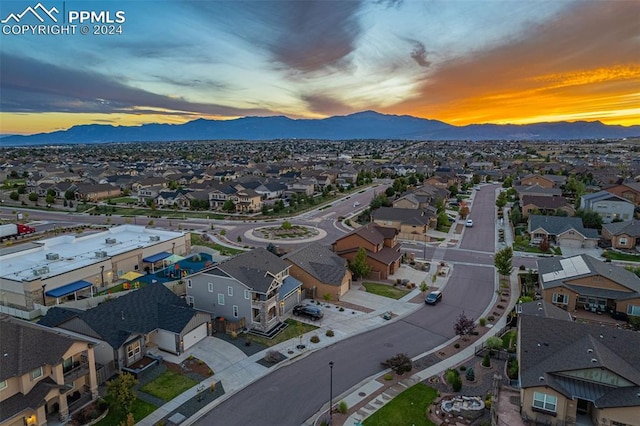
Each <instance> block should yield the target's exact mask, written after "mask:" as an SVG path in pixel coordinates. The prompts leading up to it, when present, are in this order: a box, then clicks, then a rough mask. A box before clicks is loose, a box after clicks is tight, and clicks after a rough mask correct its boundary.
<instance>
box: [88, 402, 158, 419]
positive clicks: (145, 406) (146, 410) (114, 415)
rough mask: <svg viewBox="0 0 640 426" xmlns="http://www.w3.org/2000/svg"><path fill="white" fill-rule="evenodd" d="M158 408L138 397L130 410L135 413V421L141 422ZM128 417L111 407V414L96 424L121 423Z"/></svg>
mask: <svg viewBox="0 0 640 426" xmlns="http://www.w3.org/2000/svg"><path fill="white" fill-rule="evenodd" d="M157 408H158V407H156V406H155V405H153V404H149V403H148V402H145V401H142V400H141V399H136V400H135V401H133V403H132V404H131V410H130V411H131V413H132V414H133V418H134V419H135V421H136V422H139V421H140V420H142V419H144V418H145V417H147V416H148V415H149V414H151V413H153V412H154V411H156V409H157ZM126 419H127V415H126V414H124V415H121V414H120V413H118V412H116V411H115V410H113V409H110V410H109V414H107V416H106V417H105V418H104V419H102V420H100V421H99V422H98V423H96V425H97V426H114V425H119V424H120V422H123V421H125V420H126Z"/></svg>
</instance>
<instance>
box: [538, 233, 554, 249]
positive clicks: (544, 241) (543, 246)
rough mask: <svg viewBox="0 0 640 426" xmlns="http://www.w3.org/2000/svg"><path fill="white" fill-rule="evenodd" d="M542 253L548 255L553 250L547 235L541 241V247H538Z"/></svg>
mask: <svg viewBox="0 0 640 426" xmlns="http://www.w3.org/2000/svg"><path fill="white" fill-rule="evenodd" d="M538 248H539V249H540V251H541V252H543V253H546V252H548V251H549V249H550V248H551V244H549V238H547V236H546V235H545V236H544V238H543V239H542V241H540V245H539V246H538Z"/></svg>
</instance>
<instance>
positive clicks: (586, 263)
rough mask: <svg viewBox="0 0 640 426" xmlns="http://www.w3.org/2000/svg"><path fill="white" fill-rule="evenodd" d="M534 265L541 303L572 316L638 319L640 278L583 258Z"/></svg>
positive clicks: (540, 261)
mask: <svg viewBox="0 0 640 426" xmlns="http://www.w3.org/2000/svg"><path fill="white" fill-rule="evenodd" d="M537 263H538V265H537V266H538V274H539V284H540V289H541V292H542V297H543V299H544V300H545V301H547V302H549V303H553V304H554V305H556V306H558V307H560V308H562V309H564V310H567V311H569V312H573V313H579V311H580V310H587V311H590V312H596V313H611V312H622V313H624V314H627V315H633V316H640V278H638V276H636V274H634V273H633V272H630V271H628V270H626V269H625V268H623V267H620V266H617V265H615V264H613V263H608V262H607V263H605V262H602V261H600V260H598V259H596V258H594V257H591V256H588V255H585V254H583V255H579V256H573V257H569V258H560V257H550V258H541V259H538V262H537Z"/></svg>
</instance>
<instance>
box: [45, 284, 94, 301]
mask: <svg viewBox="0 0 640 426" xmlns="http://www.w3.org/2000/svg"><path fill="white" fill-rule="evenodd" d="M87 287H91V283H90V282H89V281H84V280H80V281H76V282H75V283H71V284H67V285H63V286H62V287H58V288H54V289H53V290H49V291H47V292H46V293H45V294H46V295H47V296H49V297H62V296H66V295H67V294H71V293H74V292H76V291H78V290H82V289H83V288H87Z"/></svg>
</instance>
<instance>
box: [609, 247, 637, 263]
mask: <svg viewBox="0 0 640 426" xmlns="http://www.w3.org/2000/svg"><path fill="white" fill-rule="evenodd" d="M602 257H604V258H606V259H611V260H626V261H627V262H640V255H637V254H631V253H620V252H619V251H611V250H606V251H605V252H604V253H602Z"/></svg>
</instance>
